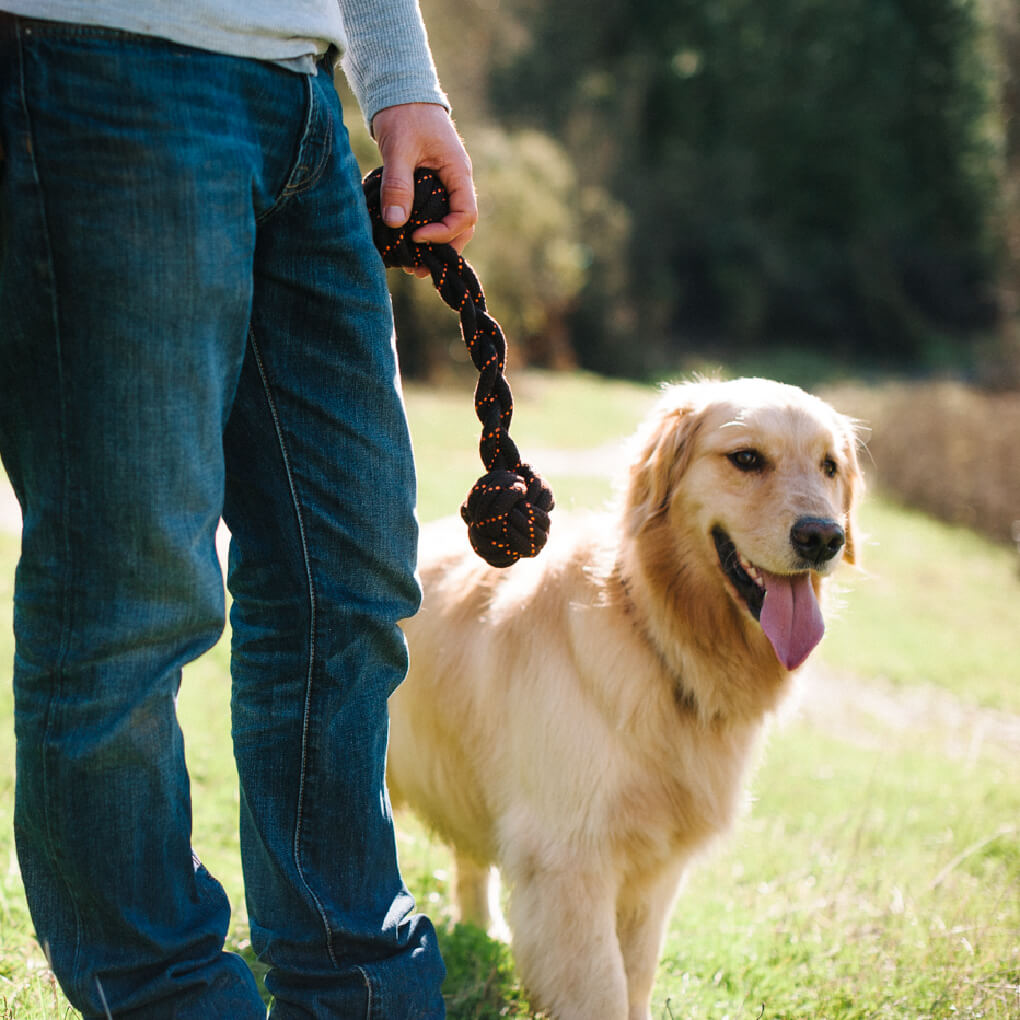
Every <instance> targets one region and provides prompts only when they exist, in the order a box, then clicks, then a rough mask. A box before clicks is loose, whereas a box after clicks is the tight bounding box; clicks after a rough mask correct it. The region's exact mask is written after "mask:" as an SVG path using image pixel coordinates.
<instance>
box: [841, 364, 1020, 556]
mask: <svg viewBox="0 0 1020 1020" xmlns="http://www.w3.org/2000/svg"><path fill="white" fill-rule="evenodd" d="M826 395H827V397H828V398H829V399H830V400H831V401H832V402H833V403H834V404H835V406H836V407H838V408H839V409H840V410H842V411H843V412H844V413H846V414H850V415H853V416H855V417H857V418H860V419H861V420H862V421H863V422H864V424H866V425H867V426H868V427H869V428H870V433H866V434H865V439H866V441H867V446H868V455H865V458H864V460H865V465H866V467H867V468H868V469H869V474H870V475H871V476H872V478H873V479H874V480H875V481H877V483H878V485H879V487H881V488H882V489H883V490H885V491H886V492H888V493H890V494H891V495H893V496H895V497H896V498H898V499H900V500H902V501H903V502H904V503H906V504H907V505H909V506H913V507H917V508H918V509H921V510H924V511H926V512H928V513H930V514H933V515H934V516H936V517H938V518H940V519H942V520H945V521H950V522H952V523H955V524H963V525H966V526H968V527H971V528H974V529H976V530H978V531H980V532H982V533H984V534H986V535H988V536H990V537H991V538H994V539H997V540H1005V541H1009V540H1010V539H1011V538H1012V537H1013V522H1014V521H1018V520H1020V393H1016V392H1013V393H986V392H982V391H979V390H976V389H973V388H970V387H967V386H963V385H961V384H958V383H948V382H947V383H924V384H886V385H882V386H876V387H872V388H860V387H845V388H844V387H841V388H839V389H838V390H833V391H830V392H829V393H828V394H826Z"/></svg>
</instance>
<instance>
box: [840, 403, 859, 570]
mask: <svg viewBox="0 0 1020 1020" xmlns="http://www.w3.org/2000/svg"><path fill="white" fill-rule="evenodd" d="M843 442H844V456H845V457H846V464H847V481H846V491H845V493H844V495H843V514H844V516H845V519H846V526H845V531H846V545H845V546H844V547H843V559H844V560H845V561H846V562H847V563H851V564H853V563H856V562H857V543H856V537H857V504H858V503H859V502H860V499H861V496H862V495H863V494H864V475H863V473H862V472H861V465H860V459H859V457H858V455H857V449H858V447H860V446H863V440H862V439H861V436H860V432H859V430H858V426H857V425H856V424H855V423H854V422H852V421H851V420H850V419H849V418H847V419H845V428H844V440H843Z"/></svg>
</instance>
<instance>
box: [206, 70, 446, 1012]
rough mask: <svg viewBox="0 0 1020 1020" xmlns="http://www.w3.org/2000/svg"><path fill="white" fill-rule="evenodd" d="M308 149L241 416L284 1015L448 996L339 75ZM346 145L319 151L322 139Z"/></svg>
mask: <svg viewBox="0 0 1020 1020" xmlns="http://www.w3.org/2000/svg"><path fill="white" fill-rule="evenodd" d="M311 103H312V106H311V115H310V117H309V135H308V138H307V139H306V141H307V144H308V147H309V152H310V153H317V155H309V156H308V158H303V159H301V160H300V161H299V162H300V163H301V164H302V165H303V166H304V167H306V168H307V177H306V179H305V180H304V181H296V182H295V184H294V187H293V189H292V190H291V192H290V194H289V197H288V198H287V199H286V201H285V202H283V203H281V205H280V206H279V207H278V208H277V209H276V210H274V211H273V213H272V214H271V215H270V216H269V217H267V218H266V219H265V220H264V221H263V222H262V223H261V224H260V226H259V237H258V242H257V253H256V296H255V305H254V311H253V317H252V331H251V335H250V338H249V347H248V352H247V357H246V360H245V364H244V368H243V371H242V379H241V384H240V387H239V389H238V395H237V399H236V401H235V404H234V410H233V414H232V417H231V420H230V423H229V426H228V430H227V434H226V444H225V448H226V454H227V471H228V475H227V498H226V504H225V507H226V510H225V517H226V519H227V523H228V525H229V526H230V529H231V533H232V546H231V563H230V575H229V578H230V580H229V583H230V589H231V593H232V594H233V597H234V602H233V606H232V609H231V622H232V626H233V670H234V694H233V725H234V747H235V754H236V757H237V763H238V771H239V774H240V778H241V798H242V857H243V862H244V868H245V887H246V890H247V897H248V911H249V917H250V920H251V924H252V938H253V942H254V944H255V947H256V950H257V952H258V953H259V955H260V957H261V958H262V959H263V960H264V961H265V962H266V963H268V964H269V965H270V967H271V970H270V972H269V974H268V975H267V978H266V984H267V987H269V988H270V990H271V991H272V992H273V994H274V996H275V1002H274V1007H273V1012H272V1016H273V1017H274V1018H276V1020H294V1018H298V1017H301V1018H311V1017H314V1018H317V1020H326V1018H329V1017H335V1018H341V1017H342V1018H345V1020H346V1018H354V1017H358V1018H362V1017H364V1018H366V1020H384V1018H385V1020H409V1018H429V1020H435V1018H438V1017H441V1016H442V1015H443V1003H442V997H441V995H440V994H439V987H440V984H441V981H442V977H443V969H442V964H441V961H440V959H439V954H438V950H437V947H436V942H435V933H434V930H433V928H432V926H431V924H430V923H429V922H428V920H427V919H426V918H424V917H420V916H414V915H412V913H411V911H412V909H413V902H412V900H411V898H410V896H409V894H408V893H407V891H406V889H405V887H404V885H403V882H402V880H401V877H400V874H399V870H398V866H397V858H396V850H395V841H394V833H393V824H392V818H391V814H390V807H389V801H388V797H387V794H386V789H385V784H384V758H385V747H386V740H387V731H388V716H387V698H388V697H389V695H390V693H391V692H392V691H393V689H394V688H395V686H396V685H397V684H398V683H399V682H400V681H401V680H402V678H403V676H404V673H405V670H406V665H407V652H406V647H405V644H404V641H403V636H402V634H401V632H400V630H399V629H398V628H397V621H398V620H399V619H402V618H404V617H407V616H409V615H410V614H412V613H413V612H414V611H415V610H416V608H417V605H418V600H419V590H418V586H417V581H416V578H415V574H414V569H415V554H416V552H415V551H416V542H417V525H416V520H415V515H414V498H415V493H414V476H413V466H412V460H411V449H410V443H409V439H408V434H407V426H406V421H405V417H404V411H403V403H402V399H401V395H400V390H399V380H398V377H397V369H396V361H395V353H394V347H393V337H392V319H391V314H390V306H389V299H388V295H387V292H386V286H385V280H384V274H383V269H382V265H381V262H380V260H379V257H378V255H377V254H376V252H375V250H374V248H373V246H372V242H371V235H370V232H369V228H368V222H367V216H366V212H365V206H364V201H363V197H362V194H361V188H360V182H359V175H358V170H357V166H356V164H355V162H354V159H353V157H352V156H351V154H350V150H349V146H348V144H347V140H346V130H345V129H344V128H343V125H342V121H341V119H340V113H339V107H338V104H337V101H336V96H335V93H334V91H333V88H332V82H331V81H330V80H329V78H328V76H327V75H325V74H322V73H320V75H319V77H318V79H317V80H316V81H315V82H314V83H312V91H311ZM330 150H332V154H331V155H329V156H328V158H326V159H325V161H323V158H324V154H325V153H327V152H329V151H330Z"/></svg>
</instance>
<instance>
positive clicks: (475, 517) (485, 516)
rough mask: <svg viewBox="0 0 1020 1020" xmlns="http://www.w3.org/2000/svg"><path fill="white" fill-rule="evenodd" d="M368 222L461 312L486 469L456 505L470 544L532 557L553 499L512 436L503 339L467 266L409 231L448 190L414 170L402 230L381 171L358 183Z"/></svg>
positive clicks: (392, 259) (507, 560)
mask: <svg viewBox="0 0 1020 1020" xmlns="http://www.w3.org/2000/svg"><path fill="white" fill-rule="evenodd" d="M362 186H363V188H364V191H365V199H366V201H367V202H368V211H369V216H370V218H371V221H372V237H373V240H374V241H375V246H376V248H377V249H378V250H379V254H380V255H381V256H382V259H383V264H384V265H386V266H387V267H390V268H395V267H399V268H403V269H419V268H425V269H427V270H428V271H429V273H430V275H431V276H432V283H433V285H434V286H435V288H436V290H438V291H439V296H440V297H441V298H442V299H443V301H444V302H446V304H447V305H449V306H450V308H452V309H453V310H454V311H455V312H458V313H459V314H460V328H461V333H462V334H463V337H464V343H465V344H466V345H467V349H468V353H469V354H470V355H471V362H472V364H473V365H474V366H475V368H476V369H477V371H478V385H477V386H476V387H475V413H476V414H477V416H478V420H479V421H480V422H481V424H482V437H481V440H480V441H479V444H478V452H479V454H480V456H481V458H482V463H483V464H484V465H485V469H486V474H484V475H483V476H482V477H481V478H479V479H478V481H477V482H475V485H474V488H472V490H471V492H470V493H468V497H467V499H466V500H465V501H464V504H463V505H462V506H461V508H460V515H461V518H462V519H463V520H464V523H465V524H467V528H468V537H469V539H470V541H471V546H472V548H473V549H474V550H475V552H476V553H478V555H479V556H481V557H482V559H484V560H485V561H486V563H489V564H490V565H491V566H494V567H508V566H510V565H511V564H512V563H516V562H517V560H519V559H521V558H522V557H528V556H537V555H538V553H539V552H540V551H541V550H542V547H543V546H544V545H545V543H546V539H547V538H548V537H549V512H550V511H551V510H552V509H553V506H554V505H555V501H554V500H553V494H552V491H551V490H550V488H549V486H548V485H546V483H545V482H544V481H543V480H542V478H541V477H540V476H539V475H538V474H536V473H535V472H534V471H533V470H532V469H531V467H530V465H528V464H524V463H522V462H521V455H520V452H519V451H518V449H517V445H516V444H515V443H514V441H513V440H512V439H511V438H510V419H511V417H512V416H513V397H512V395H511V393H510V385H509V383H508V382H507V380H506V339H505V337H504V336H503V330H502V329H501V328H500V325H499V323H498V322H496V320H495V319H494V318H492V316H491V315H489V313H488V311H487V310H486V307H485V294H484V292H483V291H482V285H481V283H480V282H479V280H478V277H477V275H476V274H475V271H474V269H472V268H471V265H470V263H468V262H467V261H465V260H464V258H463V257H462V256H461V255H459V254H458V253H457V251H456V249H455V248H454V247H453V246H452V245H450V244H429V243H426V244H418V243H415V242H414V241H412V240H411V235H412V234H413V233H414V232H415V231H416V230H417V229H418V228H419V227H422V226H424V225H425V224H426V223H434V222H436V221H438V220H442V219H443V217H444V216H446V214H447V213H448V212H449V199H448V197H447V194H446V189H445V188H444V187H443V184H442V182H441V181H440V180H439V174H438V173H437V172H436V171H435V170H428V169H425V168H419V169H418V170H416V171H415V175H414V206H413V208H412V210H411V216H410V218H409V219H408V221H407V223H406V224H405V225H404V226H402V227H397V228H392V227H388V226H386V224H385V223H384V222H383V218H382V208H381V204H382V203H381V187H382V170H381V169H378V170H373V171H372V173H370V174H369V175H368V176H367V177H366V178H365V179H364V181H363V182H362Z"/></svg>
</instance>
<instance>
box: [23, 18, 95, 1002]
mask: <svg viewBox="0 0 1020 1020" xmlns="http://www.w3.org/2000/svg"><path fill="white" fill-rule="evenodd" d="M30 34H31V33H30V32H29V30H28V29H27V28H25V27H24V26H19V28H18V40H17V46H18V50H19V57H20V59H19V61H18V98H19V100H20V103H21V114H22V116H23V117H24V119H25V130H26V133H27V135H28V138H29V143H30V144H29V146H28V147H27V149H28V151H27V153H26V156H27V159H28V165H29V166H30V167H31V170H32V182H33V184H34V186H35V189H36V192H37V194H38V195H39V217H40V227H41V229H40V239H41V243H42V244H43V245H44V247H45V251H46V263H45V265H46V277H47V279H48V280H49V283H50V316H51V326H52V329H53V346H54V353H55V355H56V357H55V362H56V373H57V379H56V383H57V394H58V396H57V404H58V421H59V427H58V432H59V437H60V438H59V449H58V450H57V456H58V458H59V459H60V463H61V475H62V480H63V494H62V498H61V509H60V530H61V538H62V541H63V547H64V562H65V571H66V575H67V582H68V583H65V584H64V586H63V595H62V598H61V605H60V643H59V647H58V650H57V657H56V663H55V670H54V677H53V684H52V685H51V688H50V693H49V697H48V699H47V703H46V721H45V724H44V728H43V747H44V751H43V754H42V756H41V757H42V763H43V776H42V788H43V798H42V800H43V805H44V807H43V810H44V812H45V815H44V822H45V831H46V840H47V844H48V845H47V847H46V852H47V856H48V857H49V859H50V862H51V864H52V865H53V867H54V870H55V871H56V873H57V874H58V875H59V876H60V880H61V882H63V883H64V886H65V888H66V889H67V892H68V900H69V902H70V903H71V904H72V908H73V910H74V930H75V937H74V950H73V954H72V961H71V974H72V975H73V980H74V981H75V983H76V984H77V983H78V981H77V979H78V977H79V975H80V969H81V947H82V943H83V940H84V933H83V930H82V919H81V914H80V912H79V910H78V903H77V900H76V899H75V897H74V895H73V893H72V892H71V888H70V886H69V884H68V883H67V880H66V879H65V878H64V877H63V868H62V865H61V863H60V861H59V859H58V857H57V855H56V853H55V852H54V845H55V840H54V838H53V824H52V809H51V806H50V797H49V792H48V791H49V790H50V789H51V786H52V782H51V780H50V775H49V767H48V765H49V755H48V754H47V753H46V752H45V747H46V745H48V744H49V742H50V740H49V738H50V734H51V733H52V731H53V718H54V715H55V712H56V709H55V707H54V702H55V700H56V699H55V698H54V692H53V686H55V685H57V684H60V683H61V682H62V680H63V676H64V668H65V663H66V661H67V655H68V649H69V646H70V641H71V629H72V627H71V601H72V600H71V591H72V588H73V585H72V584H71V583H70V582H71V580H72V578H73V574H74V563H73V559H72V555H71V550H72V543H71V520H70V506H69V502H70V500H69V493H70V492H71V477H70V475H71V466H70V458H69V457H68V455H67V445H68V429H67V409H66V395H67V387H66V385H65V380H64V375H63V371H62V368H63V350H62V346H61V342H60V309H59V298H58V296H57V286H56V274H55V272H54V268H53V245H52V243H51V233H50V228H49V217H48V216H47V213H46V199H45V191H44V189H43V186H42V178H41V177H40V175H39V165H38V162H37V161H36V153H37V152H38V146H37V145H36V144H35V133H34V130H33V124H32V115H31V113H30V112H29V102H28V86H27V83H26V81H25V38H24V37H25V35H30ZM43 948H44V950H45V951H46V953H47V955H49V947H48V946H44V947H43Z"/></svg>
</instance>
